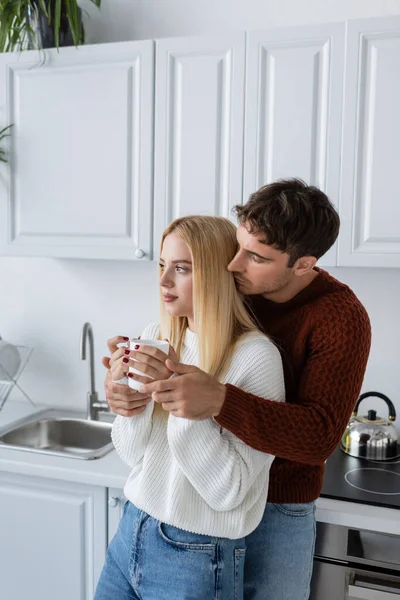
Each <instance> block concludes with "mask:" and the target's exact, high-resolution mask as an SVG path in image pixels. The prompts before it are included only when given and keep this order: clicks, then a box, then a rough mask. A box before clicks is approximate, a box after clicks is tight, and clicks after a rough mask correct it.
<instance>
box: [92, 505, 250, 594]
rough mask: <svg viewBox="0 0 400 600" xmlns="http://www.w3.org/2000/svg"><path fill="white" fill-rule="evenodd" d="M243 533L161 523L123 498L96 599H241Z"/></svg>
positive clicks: (243, 550)
mask: <svg viewBox="0 0 400 600" xmlns="http://www.w3.org/2000/svg"><path fill="white" fill-rule="evenodd" d="M244 558H245V541H244V538H241V539H238V540H228V539H226V538H213V537H211V536H206V535H199V534H196V533H189V532H187V531H183V530H182V529H178V528H176V527H171V526H170V525H166V524H164V523H160V521H157V520H156V519H153V518H152V517H150V516H149V515H148V514H147V513H145V512H143V511H141V510H138V509H137V508H136V507H135V506H134V505H133V504H131V503H130V502H127V503H126V505H125V508H124V514H123V517H122V519H121V522H120V525H119V528H118V531H117V533H116V534H115V536H114V538H113V540H112V542H111V544H110V546H109V548H108V551H107V558H106V562H105V565H104V568H103V571H102V573H101V575H100V579H99V583H98V585H97V590H96V594H95V600H213V599H215V600H216V599H217V598H218V600H242V599H243V573H244Z"/></svg>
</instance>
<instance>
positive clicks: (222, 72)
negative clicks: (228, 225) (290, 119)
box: [154, 32, 245, 255]
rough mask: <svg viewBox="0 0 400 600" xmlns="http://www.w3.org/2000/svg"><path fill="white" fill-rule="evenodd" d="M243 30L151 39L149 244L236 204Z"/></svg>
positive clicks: (224, 213)
mask: <svg viewBox="0 0 400 600" xmlns="http://www.w3.org/2000/svg"><path fill="white" fill-rule="evenodd" d="M244 79H245V33H244V32H242V33H233V34H223V35H220V36H218V38H216V39H213V38H179V39H165V40H158V41H157V42H156V91H155V97H156V100H155V132H156V134H155V167H154V243H155V255H157V254H158V252H159V244H160V239H161V234H162V231H163V230H164V228H165V227H166V225H167V224H168V223H170V222H171V221H172V220H174V219H176V218H177V217H180V216H184V215H188V214H211V215H219V216H224V217H228V218H230V217H232V215H231V209H232V207H233V206H234V205H235V204H239V203H241V197H242V173H243V106H244Z"/></svg>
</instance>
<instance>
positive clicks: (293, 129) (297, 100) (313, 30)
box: [243, 23, 345, 266]
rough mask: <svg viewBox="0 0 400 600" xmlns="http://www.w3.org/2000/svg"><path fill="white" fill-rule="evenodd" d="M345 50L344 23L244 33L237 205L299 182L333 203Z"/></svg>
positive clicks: (331, 258)
mask: <svg viewBox="0 0 400 600" xmlns="http://www.w3.org/2000/svg"><path fill="white" fill-rule="evenodd" d="M344 51H345V23H335V24H327V25H312V26H303V27H286V28H283V29H271V30H268V31H260V32H249V33H248V36H247V60H246V105H245V137H244V185H243V202H246V201H247V199H248V197H249V195H250V194H251V193H252V192H254V191H255V190H257V189H258V188H259V187H261V186H262V185H265V184H267V183H271V182H272V181H275V180H276V179H278V178H290V177H300V178H301V179H304V180H305V181H306V183H309V184H312V185H316V186H317V187H318V188H320V189H322V190H323V191H324V192H325V193H326V194H327V195H328V196H329V198H330V199H331V200H332V202H333V204H335V206H337V205H338V198H339V190H340V149H341V148H340V144H341V123H342V102H343V69H344ZM319 264H321V265H322V266H323V265H325V266H335V264H336V246H335V247H334V248H332V249H331V250H330V251H329V252H328V253H327V254H326V255H325V257H324V258H323V259H322V260H321V261H320V263H319Z"/></svg>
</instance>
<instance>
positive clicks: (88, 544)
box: [0, 473, 107, 600]
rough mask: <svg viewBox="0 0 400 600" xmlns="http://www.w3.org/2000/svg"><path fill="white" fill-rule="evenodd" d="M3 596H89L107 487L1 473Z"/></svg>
mask: <svg viewBox="0 0 400 600" xmlns="http://www.w3.org/2000/svg"><path fill="white" fill-rule="evenodd" d="M0 531H1V544H0V590H1V597H2V598H4V599H7V600H22V598H30V599H32V600H39V599H40V600H55V598H56V599H57V600H92V598H93V595H94V590H95V585H96V583H97V580H98V577H99V575H100V572H101V569H102V566H103V563H104V557H105V550H106V543H107V531H106V489H105V488H102V487H98V486H86V485H82V484H76V483H67V482H64V481H59V480H57V481H56V480H51V479H42V478H36V477H28V476H23V475H16V474H9V473H0Z"/></svg>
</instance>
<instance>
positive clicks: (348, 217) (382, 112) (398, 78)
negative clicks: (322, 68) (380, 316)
mask: <svg viewBox="0 0 400 600" xmlns="http://www.w3.org/2000/svg"><path fill="white" fill-rule="evenodd" d="M347 35H348V37H347V59H346V82H345V101H344V128H343V156H342V162H343V181H342V192H341V200H340V215H341V220H342V227H341V234H340V239H339V242H340V243H339V259H338V262H339V265H340V266H354V267H400V193H399V169H400V146H399V139H400V108H399V107H400V18H399V17H387V18H379V19H366V20H358V21H349V22H348V34H347Z"/></svg>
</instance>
